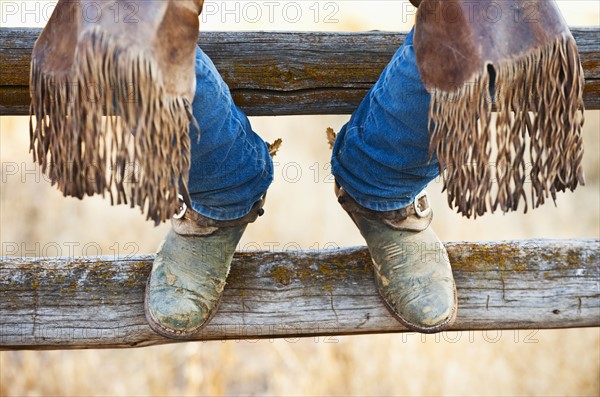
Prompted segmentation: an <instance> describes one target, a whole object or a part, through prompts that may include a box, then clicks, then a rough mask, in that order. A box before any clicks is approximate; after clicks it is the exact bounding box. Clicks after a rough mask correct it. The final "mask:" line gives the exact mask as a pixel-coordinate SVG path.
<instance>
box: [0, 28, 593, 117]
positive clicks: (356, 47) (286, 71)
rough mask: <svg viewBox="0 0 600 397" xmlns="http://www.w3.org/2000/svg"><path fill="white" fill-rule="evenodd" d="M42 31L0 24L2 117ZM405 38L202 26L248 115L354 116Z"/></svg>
mask: <svg viewBox="0 0 600 397" xmlns="http://www.w3.org/2000/svg"><path fill="white" fill-rule="evenodd" d="M572 31H573V35H574V36H575V39H576V40H577V44H578V47H579V51H580V54H581V59H582V63H583V67H584V69H585V77H586V88H585V104H586V107H587V108H588V109H600V28H598V27H597V26H596V27H586V28H573V29H572ZM39 33H40V30H39V29H0V65H2V72H1V74H0V115H26V114H29V113H28V112H29V89H28V81H29V62H30V60H31V50H32V48H33V44H34V42H35V40H36V38H37V36H38V35H39ZM405 37H406V35H405V34H402V33H391V32H365V33H323V32H314V33H313V32H203V33H201V35H200V44H201V46H202V48H203V50H204V51H205V52H206V53H207V54H208V55H209V56H210V57H211V58H212V59H213V61H214V62H215V64H216V66H217V68H218V69H219V71H220V72H221V73H222V75H223V78H224V79H225V81H226V82H227V83H228V84H229V86H230V88H231V91H232V94H233V97H234V99H235V101H236V103H237V104H238V105H239V106H240V107H242V108H243V109H244V110H245V111H246V112H247V114H249V115H255V116H260V115H296V114H349V113H352V111H353V110H354V109H355V108H356V106H357V105H358V103H359V102H360V100H361V99H362V98H363V97H364V95H365V93H366V92H367V90H368V89H369V88H370V87H371V86H372V85H373V84H374V83H375V81H376V80H377V78H378V77H379V75H380V73H381V71H382V70H383V68H384V67H385V65H386V64H387V63H388V62H389V60H390V59H391V57H392V55H393V54H394V52H395V51H396V50H397V49H398V47H399V46H400V44H402V42H403V41H404V38H405Z"/></svg>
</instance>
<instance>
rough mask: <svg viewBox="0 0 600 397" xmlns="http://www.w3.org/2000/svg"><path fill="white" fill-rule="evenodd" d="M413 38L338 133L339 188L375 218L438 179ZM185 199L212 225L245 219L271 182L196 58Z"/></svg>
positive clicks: (246, 127)
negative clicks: (196, 128)
mask: <svg viewBox="0 0 600 397" xmlns="http://www.w3.org/2000/svg"><path fill="white" fill-rule="evenodd" d="M412 35H413V32H411V33H410V34H409V35H408V37H407V39H406V42H405V43H404V45H402V46H401V47H400V48H399V49H398V51H397V52H396V54H395V55H394V57H393V58H392V60H391V61H390V63H389V64H388V66H387V67H386V68H385V70H384V71H383V73H382V74H381V77H380V78H379V80H378V81H377V82H376V83H375V85H374V86H373V87H372V88H371V90H370V91H369V92H368V93H367V95H366V97H365V98H364V99H363V101H362V102H361V104H360V105H359V107H358V109H357V110H356V111H355V112H354V113H353V114H352V117H351V118H350V121H349V122H348V123H347V124H346V125H344V127H342V129H341V131H340V132H339V134H338V138H337V140H336V143H335V146H334V148H333V153H332V158H331V165H332V173H333V175H334V177H335V179H336V181H337V183H338V184H339V185H340V186H342V187H343V188H344V189H345V190H346V191H347V192H348V194H349V195H350V196H352V197H353V198H354V199H355V200H356V201H357V202H358V203H359V204H361V205H362V206H364V207H366V208H369V209H372V210H375V211H390V210H396V209H399V208H402V207H405V206H407V205H409V204H410V203H411V202H412V201H413V200H414V198H415V196H416V195H417V194H419V193H420V192H421V191H422V190H423V189H424V188H425V186H426V185H427V184H428V183H429V182H430V181H431V180H432V179H434V178H436V177H437V176H438V175H439V165H438V161H437V159H436V158H435V156H434V157H433V158H430V156H429V131H428V111H429V102H430V97H429V94H428V93H427V91H426V90H425V87H424V86H423V83H422V81H421V78H420V75H419V71H418V69H417V65H416V60H415V54H414V50H413V46H412ZM196 74H197V89H196V97H195V98H194V103H193V111H194V116H195V117H196V119H197V120H198V123H199V124H200V131H201V137H200V140H199V141H197V139H195V137H194V136H192V165H191V169H190V179H189V191H190V194H191V198H192V204H193V209H194V210H196V211H198V212H199V213H201V214H202V215H205V216H208V217H210V218H213V219H218V220H230V219H236V218H239V217H241V216H243V215H245V214H247V213H248V212H249V211H250V209H251V207H252V205H253V204H254V203H255V202H256V201H258V199H259V198H260V197H261V196H262V195H263V194H264V193H265V192H266V190H267V188H268V187H269V185H270V183H271V182H272V180H273V163H272V161H271V158H270V156H269V153H268V148H267V145H266V144H265V143H264V141H262V139H261V138H260V137H259V136H258V135H257V134H256V133H255V132H254V131H253V130H252V128H251V126H250V123H249V121H248V118H247V117H246V116H245V115H244V113H243V112H242V111H241V110H240V109H239V108H237V107H236V106H235V105H234V103H233V100H232V99H231V94H230V93H229V89H228V88H227V85H226V84H225V83H224V82H223V80H222V79H221V76H220V75H219V73H218V72H217V70H216V69H215V66H214V65H213V63H212V62H211V61H210V59H209V58H208V57H207V56H206V55H205V54H204V53H203V52H202V51H201V50H200V49H198V51H197V56H196Z"/></svg>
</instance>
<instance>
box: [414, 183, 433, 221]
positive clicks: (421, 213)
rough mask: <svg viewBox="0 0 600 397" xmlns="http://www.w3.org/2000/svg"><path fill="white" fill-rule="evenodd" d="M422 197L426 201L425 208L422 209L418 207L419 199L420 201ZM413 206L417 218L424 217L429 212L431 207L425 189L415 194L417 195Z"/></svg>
mask: <svg viewBox="0 0 600 397" xmlns="http://www.w3.org/2000/svg"><path fill="white" fill-rule="evenodd" d="M422 198H425V201H426V202H427V208H425V209H424V210H421V208H419V201H421V199H422ZM413 207H414V208H415V214H417V216H418V217H419V218H425V217H426V216H428V215H429V214H430V213H431V207H430V206H429V198H428V197H427V192H426V191H425V190H423V191H422V192H421V193H419V194H417V197H415V201H414V203H413Z"/></svg>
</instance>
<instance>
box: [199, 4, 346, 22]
mask: <svg viewBox="0 0 600 397" xmlns="http://www.w3.org/2000/svg"><path fill="white" fill-rule="evenodd" d="M339 11H340V6H339V4H338V3H337V2H333V1H314V2H311V1H205V2H204V7H203V10H202V14H200V21H201V22H202V23H209V22H212V23H228V22H229V23H249V24H257V23H291V24H295V23H299V22H304V23H315V24H317V23H338V22H339V19H338V18H337V16H338V13H339Z"/></svg>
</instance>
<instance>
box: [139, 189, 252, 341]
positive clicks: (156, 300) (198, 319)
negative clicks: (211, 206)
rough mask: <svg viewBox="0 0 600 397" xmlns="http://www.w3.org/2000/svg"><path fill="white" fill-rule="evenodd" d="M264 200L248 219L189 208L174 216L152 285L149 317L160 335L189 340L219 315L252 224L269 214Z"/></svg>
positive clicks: (147, 299)
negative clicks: (235, 258) (225, 217)
mask: <svg viewBox="0 0 600 397" xmlns="http://www.w3.org/2000/svg"><path fill="white" fill-rule="evenodd" d="M263 204H264V199H262V200H260V201H258V202H257V203H256V204H254V206H253V207H252V210H251V211H250V213H249V214H247V215H246V216H244V217H242V218H239V219H235V220H232V221H216V220H213V219H210V218H207V217H205V216H203V215H200V214H199V213H197V212H195V211H193V210H192V209H191V208H187V206H186V205H185V204H183V203H182V209H181V211H180V212H179V213H178V214H176V215H175V216H174V217H173V220H172V226H173V227H172V229H171V231H169V233H168V234H167V237H166V239H165V240H164V241H163V242H162V244H161V245H160V247H159V249H158V252H157V254H156V258H155V259H154V265H153V267H152V273H151V274H150V278H149V280H148V284H147V286H146V295H145V302H144V308H145V312H146V319H147V320H148V323H149V325H150V328H152V329H153V330H154V331H155V332H157V333H158V334H160V335H163V336H166V337H168V338H175V339H186V338H189V337H190V336H191V335H193V334H194V333H195V332H197V331H198V330H199V329H201V328H202V327H203V326H204V325H206V324H207V323H208V322H209V321H210V319H211V318H212V316H213V315H214V314H215V312H216V311H217V306H218V304H219V300H220V298H221V295H222V293H223V288H224V287H225V280H226V279H227V275H228V274H229V269H230V266H231V262H232V259H233V254H234V252H235V248H236V246H237V244H238V243H239V241H240V239H241V237H242V234H243V233H244V230H245V229H246V226H247V225H248V223H251V222H254V221H255V220H256V218H258V217H259V216H261V215H262V214H263V213H264V210H263V209H262V207H263Z"/></svg>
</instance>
